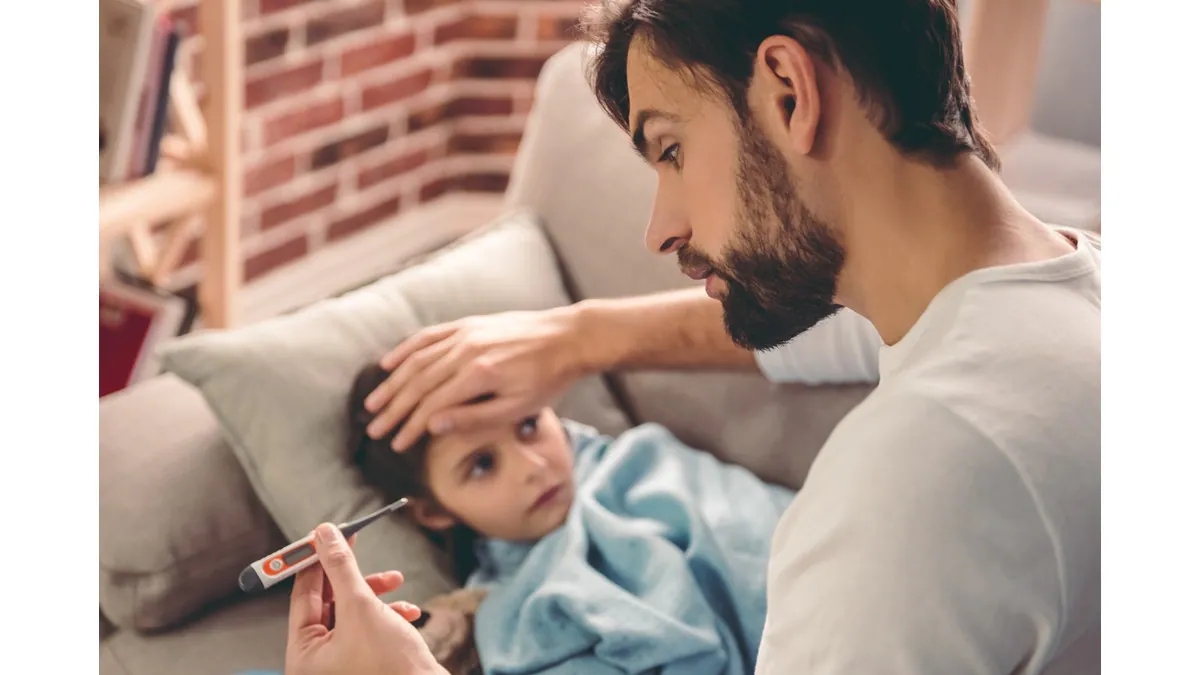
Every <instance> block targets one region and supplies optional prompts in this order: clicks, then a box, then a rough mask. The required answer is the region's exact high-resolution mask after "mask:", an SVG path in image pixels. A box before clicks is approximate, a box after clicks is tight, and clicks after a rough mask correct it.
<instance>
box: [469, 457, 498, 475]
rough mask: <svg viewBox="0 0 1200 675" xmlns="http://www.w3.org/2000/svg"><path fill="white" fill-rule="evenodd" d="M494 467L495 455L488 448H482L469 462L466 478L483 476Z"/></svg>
mask: <svg viewBox="0 0 1200 675" xmlns="http://www.w3.org/2000/svg"><path fill="white" fill-rule="evenodd" d="M495 467H496V456H495V455H494V454H492V452H491V451H490V450H484V451H481V452H479V453H477V454H476V455H475V459H474V460H473V461H472V462H471V470H470V472H469V473H468V474H467V478H472V479H474V478H483V477H484V476H486V475H488V474H489V473H491V472H492V469H494V468H495Z"/></svg>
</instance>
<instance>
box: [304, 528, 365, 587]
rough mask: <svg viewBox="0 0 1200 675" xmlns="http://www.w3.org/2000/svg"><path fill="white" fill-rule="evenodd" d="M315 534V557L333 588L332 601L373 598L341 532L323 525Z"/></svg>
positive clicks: (352, 552)
mask: <svg viewBox="0 0 1200 675" xmlns="http://www.w3.org/2000/svg"><path fill="white" fill-rule="evenodd" d="M316 534H317V536H316V540H317V557H318V558H320V559H321V567H322V568H323V569H324V570H325V576H326V577H328V578H329V585H330V586H331V587H332V588H333V597H334V600H335V601H337V602H345V601H347V600H349V599H350V598H352V597H354V596H358V595H365V596H367V597H375V594H374V593H372V592H371V587H370V586H368V585H367V580H366V579H364V578H363V575H362V572H360V571H359V569H358V561H356V560H355V559H354V551H352V550H351V549H350V544H349V543H348V542H347V541H346V538H345V537H343V536H342V533H341V531H340V530H338V528H336V527H334V526H333V525H331V524H329V523H323V524H321V525H320V526H319V527H317V532H316Z"/></svg>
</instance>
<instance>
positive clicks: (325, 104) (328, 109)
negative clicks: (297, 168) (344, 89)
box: [263, 96, 345, 146]
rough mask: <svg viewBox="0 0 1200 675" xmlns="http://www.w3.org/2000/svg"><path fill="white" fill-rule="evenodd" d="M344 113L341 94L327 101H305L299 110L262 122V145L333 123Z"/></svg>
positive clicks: (271, 143) (268, 144)
mask: <svg viewBox="0 0 1200 675" xmlns="http://www.w3.org/2000/svg"><path fill="white" fill-rule="evenodd" d="M344 113H345V110H344V107H343V103H342V97H341V96H339V97H337V98H334V99H330V100H327V101H319V102H317V101H314V102H312V103H307V104H306V105H305V106H304V107H302V108H300V109H299V110H293V111H291V112H287V113H284V114H281V115H279V116H277V117H273V118H271V119H269V120H267V121H266V122H264V123H263V146H270V145H274V144H275V143H278V142H279V141H282V140H283V139H285V138H289V137H291V136H295V135H297V134H302V133H304V132H306V131H312V130H313V129H319V128H321V127H324V126H328V125H330V124H335V123H337V122H339V121H341V119H342V115H343V114H344Z"/></svg>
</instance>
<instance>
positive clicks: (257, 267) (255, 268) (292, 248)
mask: <svg viewBox="0 0 1200 675" xmlns="http://www.w3.org/2000/svg"><path fill="white" fill-rule="evenodd" d="M307 254H308V236H307V235H303V234H302V235H300V236H298V237H296V238H295V239H290V240H288V241H286V242H284V243H282V244H280V245H279V246H276V247H275V248H271V249H267V250H265V251H263V252H262V253H259V254H258V255H256V256H253V257H250V258H247V259H246V262H245V263H244V267H243V268H242V273H243V274H244V275H245V277H244V278H245V280H246V281H253V280H254V279H257V278H258V277H261V276H262V275H264V274H266V273H267V272H270V271H271V270H273V269H276V268H279V267H282V266H283V265H286V264H288V263H290V262H295V261H297V260H299V259H300V258H303V257H304V256H305V255H307Z"/></svg>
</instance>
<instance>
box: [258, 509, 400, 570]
mask: <svg viewBox="0 0 1200 675" xmlns="http://www.w3.org/2000/svg"><path fill="white" fill-rule="evenodd" d="M407 503H408V499H405V498H401V499H399V500H397V501H395V502H393V503H391V504H388V505H387V506H385V507H383V508H382V509H379V510H378V511H376V512H374V513H371V514H369V515H366V516H363V517H362V518H359V519H358V520H354V521H351V522H349V523H345V524H342V525H339V526H338V529H339V530H341V531H342V536H344V537H346V538H347V539H349V538H350V536H351V535H352V534H354V533H355V532H358V531H359V530H361V529H363V528H364V527H366V526H367V525H370V524H371V523H373V522H375V521H376V520H379V519H380V518H382V517H383V516H386V515H387V514H389V513H392V512H394V511H396V510H398V509H399V508H400V507H402V506H404V505H405V504H407ZM313 536H314V535H313V534H310V535H308V536H307V537H305V538H303V539H301V540H299V541H295V542H292V543H290V544H288V545H287V546H284V547H283V548H281V549H279V550H278V551H276V552H274V553H272V554H270V555H268V556H267V557H265V558H263V559H261V560H258V561H256V562H254V563H251V564H250V565H248V566H247V567H246V569H244V570H242V573H241V574H240V575H238V586H240V587H241V588H242V590H243V591H245V592H247V593H258V592H260V591H265V590H266V589H268V588H270V587H272V586H274V585H275V584H277V583H279V582H281V581H283V580H284V579H287V578H289V577H291V576H293V575H295V574H298V573H299V572H300V571H301V570H305V569H308V568H309V567H312V565H313V563H315V562H317V548H316V544H315V543H314V542H313Z"/></svg>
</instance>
